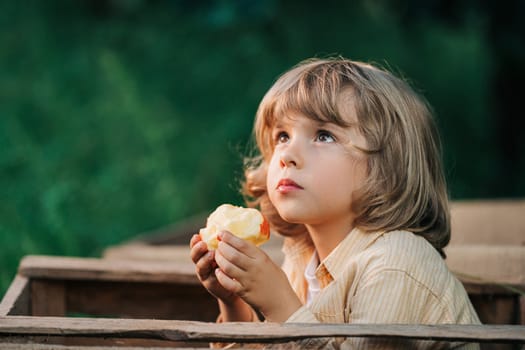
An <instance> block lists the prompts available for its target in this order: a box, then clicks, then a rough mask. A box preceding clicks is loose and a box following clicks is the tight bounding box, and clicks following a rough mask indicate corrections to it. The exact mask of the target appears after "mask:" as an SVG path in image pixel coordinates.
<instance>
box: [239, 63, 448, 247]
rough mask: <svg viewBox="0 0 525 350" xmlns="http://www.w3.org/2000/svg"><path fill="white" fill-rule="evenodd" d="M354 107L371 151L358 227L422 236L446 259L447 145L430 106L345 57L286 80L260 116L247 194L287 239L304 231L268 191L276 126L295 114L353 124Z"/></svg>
mask: <svg viewBox="0 0 525 350" xmlns="http://www.w3.org/2000/svg"><path fill="white" fill-rule="evenodd" d="M348 103H353V104H354V108H355V111H356V114H357V126H356V127H357V128H358V130H359V131H360V132H361V134H362V135H363V136H364V138H365V140H366V143H367V146H366V147H360V146H357V145H354V147H355V148H357V149H358V150H360V151H361V152H364V153H365V154H366V157H367V166H368V170H367V171H368V174H367V175H368V176H367V179H366V181H365V184H364V185H363V187H362V188H360V189H359V190H357V192H356V193H355V196H354V197H355V200H354V205H353V208H352V210H353V212H354V214H355V220H354V225H355V226H356V227H358V228H360V229H361V230H364V231H367V232H371V231H393V230H407V231H411V232H413V233H415V234H418V235H421V236H423V237H424V238H425V239H427V240H428V241H429V242H430V243H431V244H432V245H433V246H434V247H435V248H436V249H437V250H438V252H440V254H441V255H442V256H444V253H443V247H445V246H446V245H447V244H448V242H449V240H450V217H449V209H448V194H447V188H446V182H445V177H444V174H443V169H442V164H441V162H442V161H441V145H440V141H439V135H438V132H437V127H436V125H435V123H434V120H433V117H432V112H431V108H430V107H429V105H428V103H427V102H426V100H425V99H424V98H422V97H421V96H420V95H418V94H417V93H416V92H414V90H413V89H412V88H411V87H410V86H409V84H408V83H406V82H405V81H403V80H402V79H399V78H397V77H395V76H394V75H393V74H391V73H389V72H388V71H386V70H383V69H379V68H377V67H375V66H373V65H370V64H366V63H362V62H356V61H351V60H348V59H344V58H329V59H311V60H307V61H303V62H301V63H299V64H298V65H297V66H295V67H294V68H292V69H291V70H289V71H288V72H286V73H285V74H283V75H282V76H281V77H279V79H278V80H277V81H276V82H275V83H274V84H273V86H272V87H271V88H270V89H269V90H268V92H267V93H266V95H265V96H264V98H263V99H262V101H261V103H260V105H259V108H258V110H257V113H256V118H255V124H254V134H255V141H256V143H257V147H258V150H259V152H260V153H259V154H258V155H257V156H254V157H247V159H246V167H245V181H244V183H243V187H242V192H243V194H244V196H245V199H246V201H247V204H248V205H250V206H258V207H260V209H261V211H262V212H263V214H264V215H266V216H267V217H268V219H269V221H270V223H271V226H272V228H273V229H274V230H276V231H277V232H279V233H280V234H282V235H285V236H286V235H294V234H297V233H299V232H305V230H306V229H305V227H304V225H301V224H291V223H287V222H285V221H284V220H283V219H282V218H281V217H280V216H279V214H278V213H277V211H276V209H275V208H274V207H273V205H272V204H271V202H270V200H269V198H268V194H267V191H266V173H267V163H268V162H269V160H270V158H271V155H272V152H273V147H274V145H273V141H272V137H271V133H272V128H273V127H274V125H275V123H276V121H277V120H278V119H279V118H282V117H283V116H285V115H286V114H287V113H289V112H290V111H296V112H300V113H301V114H303V115H305V116H307V117H308V118H311V119H313V120H317V121H321V122H330V123H335V124H337V125H340V126H345V127H346V126H350V125H351V120H350V118H349V116H348V111H349V110H350V109H351V108H348Z"/></svg>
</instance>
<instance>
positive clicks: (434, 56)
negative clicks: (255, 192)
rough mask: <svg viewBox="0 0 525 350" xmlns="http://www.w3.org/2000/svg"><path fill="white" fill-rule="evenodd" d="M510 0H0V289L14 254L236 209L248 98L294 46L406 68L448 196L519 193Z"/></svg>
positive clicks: (520, 72) (84, 243)
mask: <svg viewBox="0 0 525 350" xmlns="http://www.w3.org/2000/svg"><path fill="white" fill-rule="evenodd" d="M524 6H525V5H524V2H523V1H498V2H495V1H494V2H490V1H485V2H477V1H440V0H429V1H423V2H421V1H415V0H410V1H382V0H374V1H364V0H361V1H346V2H343V1H330V0H327V1H315V2H314V1H310V2H309V1H298V0H292V1H284V0H206V1H190V0H178V1H177V0H171V1H169V0H164V1H163V0H156V1H146V0H83V1H80V0H75V1H73V0H49V1H36V0H34V1H26V0H24V1H18V2H14V1H3V2H1V4H0V196H1V200H0V257H1V260H0V261H1V267H0V296H1V295H3V294H4V292H5V290H6V289H7V287H8V285H9V284H10V282H11V280H12V278H13V277H14V274H15V272H16V268H17V266H18V263H19V261H20V259H21V258H22V257H23V256H24V255H26V254H53V255H73V256H99V255H100V254H101V252H102V250H103V249H104V248H105V247H107V246H109V245H113V244H118V243H119V242H123V241H125V240H127V239H130V238H132V237H134V236H136V235H137V234H139V233H141V232H144V231H149V230H153V229H156V228H159V227H163V226H166V225H169V224H172V223H174V222H177V221H179V220H182V219H184V218H186V217H188V216H191V215H194V214H196V213H201V212H203V211H207V210H210V209H211V208H214V207H215V206H216V205H217V204H219V203H222V202H232V203H236V204H241V203H242V201H241V197H240V196H239V195H238V192H237V183H238V180H239V178H240V175H241V165H242V157H243V155H245V153H246V150H247V141H248V140H249V137H250V134H251V127H252V121H253V116H254V113H255V110H256V108H257V105H258V102H259V100H260V99H261V98H262V96H263V94H264V93H265V91H266V90H267V89H268V88H269V87H270V85H271V84H272V82H273V81H274V79H275V78H276V77H277V76H278V75H279V74H280V73H282V72H283V71H284V70H286V69H288V68H290V67H291V66H292V65H294V64H296V63H297V62H299V61H300V60H302V59H305V58H308V57H312V56H318V57H323V56H327V55H343V56H346V57H349V58H352V59H358V60H364V61H372V62H377V63H379V64H381V65H386V66H389V67H391V69H392V70H394V71H395V72H397V73H398V74H401V75H404V76H406V77H408V78H409V79H410V81H411V83H412V85H413V86H415V87H416V88H417V89H418V90H419V91H420V92H421V93H422V94H423V95H425V96H426V97H427V99H428V100H429V101H430V103H431V104H432V105H433V106H434V108H435V110H436V114H437V117H438V123H439V126H440V129H441V132H442V139H443V143H444V151H445V164H446V172H447V177H448V180H449V184H450V193H451V195H452V198H453V199H466V198H469V199H470V198H512V197H514V198H515V197H525V159H524V154H525V147H524V141H523V138H524V137H523V134H524V132H523V130H525V118H524V116H523V108H522V99H523V96H524V89H523V82H524V81H525V69H524V63H525V48H524V43H525V39H524V38H525V35H524V31H525V30H524V23H523V22H524V21H523V19H524V18H525V11H524Z"/></svg>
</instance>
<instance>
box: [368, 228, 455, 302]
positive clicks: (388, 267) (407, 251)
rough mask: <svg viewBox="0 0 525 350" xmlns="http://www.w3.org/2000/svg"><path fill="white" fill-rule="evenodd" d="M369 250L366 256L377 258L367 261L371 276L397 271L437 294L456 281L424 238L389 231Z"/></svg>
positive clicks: (403, 232) (406, 232) (409, 233)
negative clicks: (453, 280) (452, 279)
mask: <svg viewBox="0 0 525 350" xmlns="http://www.w3.org/2000/svg"><path fill="white" fill-rule="evenodd" d="M367 250H368V252H364V253H365V254H366V255H368V256H370V257H374V258H373V259H370V260H369V261H368V264H367V269H366V270H367V271H368V273H367V274H368V275H373V274H379V273H384V272H394V271H395V272H398V273H401V274H405V275H406V276H407V277H409V278H410V279H411V280H413V281H414V282H417V283H418V284H421V285H422V286H424V287H426V288H428V289H429V290H431V291H432V292H433V293H437V294H440V293H439V289H441V288H442V286H443V285H446V284H448V283H450V279H451V278H453V276H452V274H451V272H450V271H449V270H448V268H447V265H446V264H445V261H444V260H443V258H442V257H441V255H440V254H439V253H438V251H437V250H436V249H435V248H434V247H433V246H432V245H431V244H430V243H429V242H428V241H427V240H426V239H425V238H423V237H421V236H418V235H416V234H414V233H411V232H408V231H391V232H386V233H385V234H383V235H382V236H381V237H379V238H378V239H377V240H375V241H374V242H373V244H371V245H370V246H369V247H368V249H367Z"/></svg>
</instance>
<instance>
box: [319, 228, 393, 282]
mask: <svg viewBox="0 0 525 350" xmlns="http://www.w3.org/2000/svg"><path fill="white" fill-rule="evenodd" d="M384 233H385V232H384V231H381V232H363V231H362V230H360V229H358V228H354V229H353V230H352V231H350V233H349V234H348V235H347V236H346V237H345V238H344V239H343V240H342V241H341V242H340V243H339V244H338V245H337V247H335V249H334V250H332V252H331V253H330V254H329V255H328V256H327V257H326V258H325V259H324V260H323V261H322V262H321V263H320V264H319V267H318V268H317V271H316V276H317V279H319V281H320V282H321V286H322V287H325V286H326V285H327V284H328V283H330V282H331V281H333V280H334V279H336V278H337V277H338V276H339V275H340V274H341V273H342V271H343V270H345V269H346V266H345V264H341V262H342V261H345V260H347V259H348V258H349V257H351V256H354V255H357V254H359V253H360V252H362V251H363V250H365V249H366V248H368V247H369V246H370V245H371V244H373V243H374V242H375V241H376V240H377V239H378V238H379V237H381V236H382V235H383V234H384Z"/></svg>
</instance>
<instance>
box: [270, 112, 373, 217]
mask: <svg viewBox="0 0 525 350" xmlns="http://www.w3.org/2000/svg"><path fill="white" fill-rule="evenodd" d="M272 137H273V141H274V144H275V148H274V150H273V154H272V157H271V159H270V162H269V165H268V176H267V182H266V186H267V190H268V195H269V198H270V200H271V202H272V203H273V205H274V206H275V208H276V209H277V211H278V212H279V214H280V215H281V217H282V218H283V219H284V220H286V221H288V222H292V223H301V224H306V225H320V224H324V223H328V222H333V221H334V220H336V221H337V220H344V222H349V220H352V219H353V213H352V210H351V205H352V194H353V192H354V190H356V189H358V188H359V187H360V186H361V185H362V184H363V181H364V179H365V177H366V173H367V163H366V156H365V155H364V154H362V153H360V152H359V151H357V150H356V149H354V148H352V147H349V146H348V144H349V142H352V143H353V144H356V145H358V146H366V145H365V144H364V142H365V141H364V138H363V137H362V136H361V135H360V134H359V133H358V131H357V130H356V128H355V127H349V128H346V127H341V126H338V125H336V124H333V123H320V122H318V121H315V120H312V119H309V118H308V117H306V116H304V115H302V114H300V113H289V114H288V115H287V116H286V117H285V118H282V120H280V121H279V122H278V123H277V125H276V126H275V127H274V128H273V130H272Z"/></svg>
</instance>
